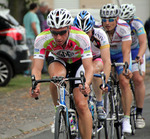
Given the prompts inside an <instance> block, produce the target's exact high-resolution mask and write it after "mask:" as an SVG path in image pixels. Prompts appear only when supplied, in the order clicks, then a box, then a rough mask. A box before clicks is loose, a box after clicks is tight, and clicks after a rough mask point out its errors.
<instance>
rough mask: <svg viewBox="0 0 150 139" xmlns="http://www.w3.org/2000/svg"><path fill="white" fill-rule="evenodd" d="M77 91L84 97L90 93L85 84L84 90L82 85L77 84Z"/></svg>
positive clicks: (88, 87)
mask: <svg viewBox="0 0 150 139" xmlns="http://www.w3.org/2000/svg"><path fill="white" fill-rule="evenodd" d="M79 90H80V91H81V93H82V94H83V95H84V96H88V95H89V93H90V92H91V89H90V86H89V85H88V84H87V83H85V89H83V86H82V84H79Z"/></svg>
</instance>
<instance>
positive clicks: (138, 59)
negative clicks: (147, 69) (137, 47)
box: [135, 56, 144, 64]
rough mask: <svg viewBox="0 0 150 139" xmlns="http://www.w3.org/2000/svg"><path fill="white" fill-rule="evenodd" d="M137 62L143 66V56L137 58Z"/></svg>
mask: <svg viewBox="0 0 150 139" xmlns="http://www.w3.org/2000/svg"><path fill="white" fill-rule="evenodd" d="M135 60H136V62H140V64H143V62H144V60H143V57H142V56H136V58H135Z"/></svg>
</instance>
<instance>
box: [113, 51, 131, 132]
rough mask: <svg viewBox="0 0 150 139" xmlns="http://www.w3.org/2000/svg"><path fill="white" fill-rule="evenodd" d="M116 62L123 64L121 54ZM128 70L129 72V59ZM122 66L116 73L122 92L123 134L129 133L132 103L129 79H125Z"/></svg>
mask: <svg viewBox="0 0 150 139" xmlns="http://www.w3.org/2000/svg"><path fill="white" fill-rule="evenodd" d="M116 62H123V56H122V53H120V55H119V56H118V59H117V60H116ZM129 69H130V71H131V59H130V65H129ZM122 71H123V66H119V67H117V73H118V75H119V85H120V89H121V92H122V96H121V99H122V106H123V112H124V119H123V132H127V133H131V125H130V108H131V103H132V92H131V88H130V84H129V79H127V78H126V77H125V76H124V75H123V74H122Z"/></svg>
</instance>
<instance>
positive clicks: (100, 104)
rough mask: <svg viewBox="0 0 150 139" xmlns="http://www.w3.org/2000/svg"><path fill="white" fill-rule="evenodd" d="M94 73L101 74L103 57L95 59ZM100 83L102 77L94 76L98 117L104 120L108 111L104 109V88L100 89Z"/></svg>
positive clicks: (93, 85)
mask: <svg viewBox="0 0 150 139" xmlns="http://www.w3.org/2000/svg"><path fill="white" fill-rule="evenodd" d="M93 68H94V73H96V74H99V73H100V72H101V71H102V69H103V62H102V59H101V58H96V59H95V60H94V61H93ZM100 84H102V80H101V78H97V77H93V80H92V87H93V90H94V93H95V95H96V110H97V114H98V119H100V120H103V119H105V118H106V116H107V115H106V113H105V111H104V109H103V100H102V90H101V89H100V87H99V86H100Z"/></svg>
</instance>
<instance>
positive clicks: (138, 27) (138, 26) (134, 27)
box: [129, 16, 146, 49]
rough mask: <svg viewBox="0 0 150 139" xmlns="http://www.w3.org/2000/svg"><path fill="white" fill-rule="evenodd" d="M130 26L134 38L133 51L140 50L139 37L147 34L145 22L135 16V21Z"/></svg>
mask: <svg viewBox="0 0 150 139" xmlns="http://www.w3.org/2000/svg"><path fill="white" fill-rule="evenodd" d="M129 25H130V27H131V36H132V45H131V49H135V48H139V47H140V46H139V40H138V36H139V35H141V34H146V32H145V29H144V25H143V22H142V21H141V20H140V18H138V17H136V16H135V17H134V19H132V20H131V21H130V22H129Z"/></svg>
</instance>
